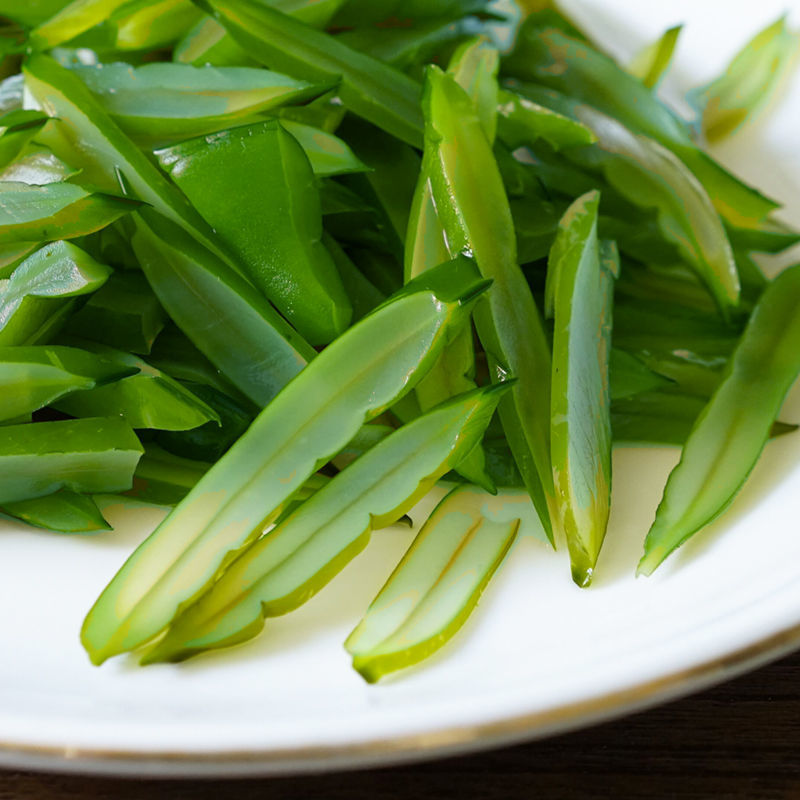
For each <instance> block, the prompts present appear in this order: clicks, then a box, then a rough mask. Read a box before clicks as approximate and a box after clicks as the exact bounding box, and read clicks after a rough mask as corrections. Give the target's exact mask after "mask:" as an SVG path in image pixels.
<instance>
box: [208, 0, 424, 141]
mask: <svg viewBox="0 0 800 800" xmlns="http://www.w3.org/2000/svg"><path fill="white" fill-rule="evenodd" d="M202 5H203V6H207V7H208V8H209V9H210V10H211V11H212V12H213V13H214V15H215V16H216V18H217V20H218V21H219V22H220V23H221V24H222V25H223V26H224V27H225V28H226V29H227V30H228V31H229V32H230V34H231V35H232V36H233V38H234V39H236V40H237V41H238V42H239V44H240V45H241V46H242V47H243V48H244V49H245V51H246V52H247V53H248V54H249V55H250V56H252V57H253V58H255V59H256V60H257V61H259V62H260V63H263V64H265V65H268V66H269V67H270V68H272V69H277V70H280V71H282V72H285V73H286V74H288V75H294V76H296V77H298V78H303V79H304V80H309V81H320V82H321V81H326V80H331V79H335V78H338V77H341V81H342V82H341V86H340V88H339V97H341V100H342V103H343V104H344V106H345V107H346V108H347V109H349V110H350V111H352V112H353V113H354V114H358V115H359V116H361V117H363V118H364V119H366V120H367V121H369V122H372V123H373V124H374V125H377V126H378V127H379V128H383V130H385V131H387V132H388V133H391V134H392V135H393V136H396V137H397V138H398V139H401V140H402V141H404V142H407V143H408V144H411V145H415V146H417V147H418V146H420V144H421V143H422V115H421V113H420V108H419V96H420V86H419V84H418V83H416V82H415V81H413V80H412V79H411V78H409V77H408V76H406V75H404V74H403V73H402V72H400V71H398V70H396V69H394V68H393V67H390V66H389V65H388V64H384V63H383V62H381V61H378V60H377V59H374V58H371V57H370V56H367V55H365V54H363V53H359V52H358V51H357V50H353V49H352V48H350V47H348V46H347V45H346V44H344V43H343V42H340V41H338V40H337V39H336V38H334V37H333V36H330V35H329V34H326V33H322V32H320V31H315V30H313V29H312V28H309V27H308V26H307V25H303V24H302V23H301V22H298V21H297V20H295V19H292V18H291V17H288V16H287V15H286V14H281V13H280V12H279V11H276V10H275V9H272V8H269V7H267V6H265V5H263V4H262V3H259V2H258V0H203V2H202Z"/></svg>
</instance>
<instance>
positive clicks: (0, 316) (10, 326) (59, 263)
mask: <svg viewBox="0 0 800 800" xmlns="http://www.w3.org/2000/svg"><path fill="white" fill-rule="evenodd" d="M110 274H111V270H110V269H109V268H108V267H106V266H105V265H104V264H100V263H99V262H97V261H95V260H94V259H93V258H92V257H91V256H90V255H88V253H85V252H84V251H83V250H81V249H80V248H78V247H75V245H72V244H69V242H53V243H52V244H47V245H45V246H44V247H42V248H40V249H39V250H37V251H36V252H35V253H33V255H30V256H28V258H26V259H25V260H24V261H23V262H22V263H21V264H20V265H19V266H18V267H17V268H16V269H15V270H14V272H13V273H12V274H11V277H10V278H8V279H7V280H4V281H0V345H21V344H29V343H33V342H35V341H37V340H40V339H41V338H42V337H43V333H44V331H47V330H48V329H49V328H50V325H51V322H52V320H53V318H54V317H55V318H57V317H58V315H59V314H60V313H61V312H63V311H64V310H68V308H67V307H68V306H69V304H70V302H71V301H70V300H69V298H71V297H76V296H77V295H82V294H89V293H90V292H94V291H96V290H97V289H99V288H100V287H101V286H102V285H103V284H104V283H105V282H106V280H107V279H108V276H109V275H110Z"/></svg>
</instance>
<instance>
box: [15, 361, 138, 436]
mask: <svg viewBox="0 0 800 800" xmlns="http://www.w3.org/2000/svg"><path fill="white" fill-rule="evenodd" d="M134 372H136V368H135V367H131V366H128V365H125V364H120V363H118V362H114V361H111V360H106V359H103V358H102V357H100V356H97V355H95V354H94V353H88V352H86V351H84V350H78V349H77V348H73V347H57V346H39V347H0V420H11V419H14V418H15V417H20V416H22V415H23V414H28V413H30V412H31V411H36V410H38V409H40V408H43V407H44V406H46V405H48V404H49V403H52V402H54V401H55V400H58V399H59V398H60V397H64V396H65V395H67V394H70V393H71V392H76V391H81V390H85V389H93V388H94V387H95V386H100V385H102V384H105V383H111V382H113V381H116V380H120V379H121V378H125V377H128V376H129V375H131V374H133V373H134Z"/></svg>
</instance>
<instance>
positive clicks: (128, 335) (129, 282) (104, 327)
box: [66, 270, 167, 416]
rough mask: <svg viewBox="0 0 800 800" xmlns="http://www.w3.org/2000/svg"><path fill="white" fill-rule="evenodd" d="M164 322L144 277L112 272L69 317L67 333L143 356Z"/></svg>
mask: <svg viewBox="0 0 800 800" xmlns="http://www.w3.org/2000/svg"><path fill="white" fill-rule="evenodd" d="M166 322H167V315H166V314H165V312H164V309H163V308H162V307H161V304H160V303H159V302H158V300H157V299H156V296H155V295H154V294H153V292H152V290H151V289H150V287H149V286H148V284H147V281H146V280H145V278H144V276H143V275H142V274H141V272H138V271H136V272H134V271H133V270H131V271H126V272H115V273H113V274H112V275H111V277H110V278H109V279H108V280H107V281H106V283H105V284H104V285H103V286H102V288H100V289H99V290H98V291H97V292H95V293H94V294H93V295H92V296H91V297H90V298H89V300H88V301H87V302H86V304H85V305H83V306H82V307H81V308H80V310H79V311H77V312H76V313H75V314H73V315H72V317H70V320H69V322H68V323H67V325H66V333H68V334H70V335H72V336H80V337H83V338H85V339H91V340H93V341H99V342H100V343H101V344H105V345H108V346H109V347H115V348H117V349H118V350H127V351H131V352H133V353H140V354H145V355H146V354H147V353H149V352H150V350H151V348H152V346H153V342H154V341H155V340H156V337H157V336H158V335H159V333H161V330H162V329H163V328H164V325H165V324H166ZM100 416H102V415H100Z"/></svg>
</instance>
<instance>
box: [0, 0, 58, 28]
mask: <svg viewBox="0 0 800 800" xmlns="http://www.w3.org/2000/svg"><path fill="white" fill-rule="evenodd" d="M68 2H69V0H29V2H27V3H23V4H20V2H19V0H0V14H2V15H3V16H5V17H8V18H9V19H13V20H14V22H19V24H20V25H24V26H25V27H26V28H32V27H34V26H35V25H39V24H41V23H42V22H44V21H45V20H46V19H49V18H50V17H52V16H53V14H55V13H57V12H58V11H60V10H61V9H62V8H63V7H64V6H65V5H67V3H68Z"/></svg>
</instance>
